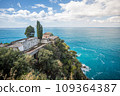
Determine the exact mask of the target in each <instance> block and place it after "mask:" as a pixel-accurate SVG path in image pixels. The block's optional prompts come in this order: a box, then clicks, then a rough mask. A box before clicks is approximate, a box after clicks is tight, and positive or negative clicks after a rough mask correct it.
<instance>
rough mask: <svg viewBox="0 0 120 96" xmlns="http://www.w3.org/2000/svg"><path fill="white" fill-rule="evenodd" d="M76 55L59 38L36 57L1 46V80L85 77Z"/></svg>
mask: <svg viewBox="0 0 120 96" xmlns="http://www.w3.org/2000/svg"><path fill="white" fill-rule="evenodd" d="M76 54H77V53H76V52H75V51H72V50H70V48H69V46H68V45H67V44H66V43H64V40H61V39H59V38H58V39H57V40H56V41H55V42H53V43H51V44H47V45H46V46H45V47H44V48H43V49H40V50H39V52H38V53H37V54H36V55H35V56H34V57H32V56H30V55H26V54H23V53H21V52H19V51H14V50H12V49H11V48H9V49H6V48H0V61H1V62H0V79H4V80H6V79H9V80H11V79H20V80H86V79H88V78H87V77H86V76H85V75H84V74H83V72H82V70H81V66H82V65H81V63H80V62H79V61H78V60H77V58H76V57H77V55H76Z"/></svg>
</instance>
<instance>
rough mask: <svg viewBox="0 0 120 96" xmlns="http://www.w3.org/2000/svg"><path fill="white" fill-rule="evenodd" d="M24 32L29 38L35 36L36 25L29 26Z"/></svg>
mask: <svg viewBox="0 0 120 96" xmlns="http://www.w3.org/2000/svg"><path fill="white" fill-rule="evenodd" d="M24 34H25V35H26V37H27V38H30V37H34V34H35V30H34V27H32V26H31V25H30V26H28V27H27V28H26V30H25V33H24Z"/></svg>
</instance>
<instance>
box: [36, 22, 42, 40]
mask: <svg viewBox="0 0 120 96" xmlns="http://www.w3.org/2000/svg"><path fill="white" fill-rule="evenodd" d="M42 36H43V27H42V25H41V24H40V22H39V21H37V37H38V39H40V42H41V39H42Z"/></svg>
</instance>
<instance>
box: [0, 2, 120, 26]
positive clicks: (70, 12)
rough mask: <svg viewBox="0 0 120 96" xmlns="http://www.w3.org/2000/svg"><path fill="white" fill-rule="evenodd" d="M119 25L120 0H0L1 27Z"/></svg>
mask: <svg viewBox="0 0 120 96" xmlns="http://www.w3.org/2000/svg"><path fill="white" fill-rule="evenodd" d="M37 20H38V21H40V23H41V24H42V25H43V27H120V0H0V28H23V27H24V28H25V27H27V26H29V25H32V26H34V27H35V26H36V21H37Z"/></svg>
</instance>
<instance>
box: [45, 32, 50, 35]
mask: <svg viewBox="0 0 120 96" xmlns="http://www.w3.org/2000/svg"><path fill="white" fill-rule="evenodd" d="M44 35H52V33H50V32H46V33H44Z"/></svg>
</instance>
